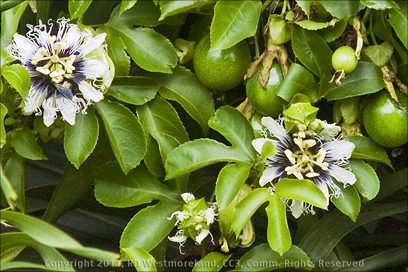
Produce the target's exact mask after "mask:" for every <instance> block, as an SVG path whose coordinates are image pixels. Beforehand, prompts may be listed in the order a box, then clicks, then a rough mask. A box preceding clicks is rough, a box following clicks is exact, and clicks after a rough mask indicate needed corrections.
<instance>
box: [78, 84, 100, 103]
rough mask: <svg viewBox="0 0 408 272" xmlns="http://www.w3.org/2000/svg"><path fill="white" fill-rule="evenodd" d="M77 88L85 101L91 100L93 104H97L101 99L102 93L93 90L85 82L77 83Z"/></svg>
mask: <svg viewBox="0 0 408 272" xmlns="http://www.w3.org/2000/svg"><path fill="white" fill-rule="evenodd" d="M78 88H79V90H80V91H81V93H82V94H83V95H84V98H85V99H88V100H92V101H94V102H99V101H101V100H102V99H103V93H102V92H100V91H98V90H97V89H95V88H94V87H93V86H92V85H91V84H89V83H88V82H86V81H85V80H84V81H81V82H80V83H78Z"/></svg>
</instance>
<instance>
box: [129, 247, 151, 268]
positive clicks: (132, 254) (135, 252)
mask: <svg viewBox="0 0 408 272" xmlns="http://www.w3.org/2000/svg"><path fill="white" fill-rule="evenodd" d="M122 250H123V252H125V253H126V255H127V256H128V257H129V258H130V260H131V261H132V262H133V264H134V266H135V268H136V270H137V271H157V269H156V267H155V265H154V264H155V262H156V260H155V259H154V258H153V256H152V255H150V254H149V252H147V251H146V250H144V249H143V248H140V247H126V248H122Z"/></svg>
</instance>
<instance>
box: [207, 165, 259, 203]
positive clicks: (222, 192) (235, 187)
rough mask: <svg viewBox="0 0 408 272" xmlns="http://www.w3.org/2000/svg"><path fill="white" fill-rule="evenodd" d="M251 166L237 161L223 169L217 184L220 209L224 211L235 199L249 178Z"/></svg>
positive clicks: (216, 193) (216, 189)
mask: <svg viewBox="0 0 408 272" xmlns="http://www.w3.org/2000/svg"><path fill="white" fill-rule="evenodd" d="M251 168H252V165H251V164H245V163H239V162H237V163H231V164H228V165H226V166H224V167H223V168H222V169H221V171H220V173H219V174H218V178H217V182H216V184H215V196H216V199H217V205H218V208H219V210H221V211H222V210H223V209H224V208H226V207H227V206H228V204H229V203H230V202H231V201H232V200H233V199H234V197H235V196H236V195H237V193H238V191H239V189H241V187H242V185H243V184H244V182H245V180H246V179H247V178H248V175H249V171H250V170H251Z"/></svg>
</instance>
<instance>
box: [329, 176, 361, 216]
mask: <svg viewBox="0 0 408 272" xmlns="http://www.w3.org/2000/svg"><path fill="white" fill-rule="evenodd" d="M333 182H334V183H335V184H336V185H337V186H338V187H339V188H340V189H341V194H340V195H339V196H338V197H335V196H334V197H332V198H331V201H332V202H333V204H334V206H336V207H337V209H339V210H340V211H341V212H342V213H344V214H345V215H347V216H348V217H350V219H351V220H353V221H354V222H356V220H357V216H358V214H359V213H360V207H361V201H360V195H359V194H358V192H357V189H356V187H354V186H347V187H345V188H344V186H343V184H342V183H340V182H338V181H336V180H333Z"/></svg>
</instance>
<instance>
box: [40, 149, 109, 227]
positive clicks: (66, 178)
mask: <svg viewBox="0 0 408 272" xmlns="http://www.w3.org/2000/svg"><path fill="white" fill-rule="evenodd" d="M104 159H105V158H104ZM101 161H102V159H101V158H100V157H99V156H98V155H97V154H95V153H94V154H92V155H91V156H90V157H89V158H88V159H87V160H86V161H85V162H84V163H83V164H82V165H81V166H80V167H79V169H76V168H75V166H73V165H72V164H68V165H67V167H66V168H65V170H64V172H63V173H62V176H61V178H60V180H59V182H58V185H57V188H56V189H55V191H54V193H53V194H52V197H51V200H50V201H49V203H48V205H47V209H46V210H45V213H44V216H43V220H45V221H47V222H54V221H55V220H57V219H58V218H59V217H60V216H61V215H62V214H64V213H65V212H67V211H68V210H70V209H71V208H72V207H73V206H74V205H75V204H76V203H77V202H78V201H80V200H82V199H83V198H84V197H86V196H87V193H88V192H89V191H90V190H91V188H92V186H93V184H94V174H95V170H96V168H97V167H98V166H99V165H100V164H101Z"/></svg>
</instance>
